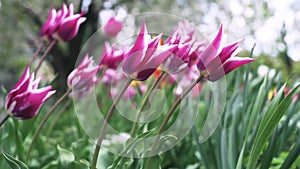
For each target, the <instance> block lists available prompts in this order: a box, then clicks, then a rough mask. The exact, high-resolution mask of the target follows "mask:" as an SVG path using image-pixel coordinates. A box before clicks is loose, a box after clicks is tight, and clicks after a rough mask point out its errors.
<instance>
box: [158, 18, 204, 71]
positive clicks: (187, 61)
mask: <svg viewBox="0 0 300 169" xmlns="http://www.w3.org/2000/svg"><path fill="white" fill-rule="evenodd" d="M166 43H167V44H169V45H172V44H175V45H177V47H176V48H175V49H174V50H173V52H172V55H171V56H170V57H168V58H167V59H166V60H165V61H164V63H163V64H162V66H161V68H162V69H163V70H164V71H166V72H168V73H171V74H176V73H179V72H180V71H182V70H184V69H185V68H186V67H187V66H189V67H191V66H192V65H194V64H195V63H196V60H197V56H198V55H199V54H200V53H201V51H200V49H201V47H202V46H203V45H204V43H203V42H202V41H201V40H199V39H197V37H196V35H195V26H194V25H193V24H192V23H190V22H189V21H187V20H183V21H182V22H180V23H179V24H178V26H177V27H176V29H175V30H174V32H173V33H172V35H171V36H170V37H169V38H168V39H167V41H166Z"/></svg>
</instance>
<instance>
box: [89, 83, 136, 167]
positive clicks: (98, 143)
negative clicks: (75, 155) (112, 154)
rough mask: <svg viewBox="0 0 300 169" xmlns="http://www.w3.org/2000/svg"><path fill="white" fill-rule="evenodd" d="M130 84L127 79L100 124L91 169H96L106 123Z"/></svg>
mask: <svg viewBox="0 0 300 169" xmlns="http://www.w3.org/2000/svg"><path fill="white" fill-rule="evenodd" d="M131 82H132V79H128V81H127V82H126V84H125V85H124V86H123V88H122V89H121V91H120V92H119V94H118V95H117V97H116V100H115V101H114V103H113V104H112V105H111V107H110V109H109V111H108V113H107V115H106V117H105V120H104V122H103V124H102V127H101V130H100V133H99V137H98V140H97V144H96V147H95V151H94V155H93V161H92V166H91V168H92V169H96V165H97V161H98V156H99V152H100V148H101V144H102V141H103V138H104V133H105V130H106V128H107V125H108V122H109V120H110V118H111V117H112V114H113V112H114V110H115V108H116V105H117V104H118V103H119V101H120V100H121V98H122V96H123V95H124V93H125V91H126V89H127V88H128V87H129V85H130V83H131Z"/></svg>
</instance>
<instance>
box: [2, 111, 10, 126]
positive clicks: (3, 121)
mask: <svg viewBox="0 0 300 169" xmlns="http://www.w3.org/2000/svg"><path fill="white" fill-rule="evenodd" d="M9 117H10V115H9V114H7V115H6V116H5V117H4V118H3V119H2V120H1V121H0V127H1V126H2V125H3V124H4V123H5V122H6V121H7V120H8V119H9Z"/></svg>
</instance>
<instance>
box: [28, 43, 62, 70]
mask: <svg viewBox="0 0 300 169" xmlns="http://www.w3.org/2000/svg"><path fill="white" fill-rule="evenodd" d="M56 43H57V41H56V40H53V41H51V43H50V45H49V46H48V47H47V49H46V51H45V52H44V54H43V56H42V57H41V60H40V62H39V64H38V66H37V67H36V69H35V71H34V73H35V74H37V72H38V71H39V69H40V67H41V66H42V63H43V62H44V60H45V59H46V57H47V54H48V53H49V52H50V50H51V49H52V48H53V46H54V45H55V44H56Z"/></svg>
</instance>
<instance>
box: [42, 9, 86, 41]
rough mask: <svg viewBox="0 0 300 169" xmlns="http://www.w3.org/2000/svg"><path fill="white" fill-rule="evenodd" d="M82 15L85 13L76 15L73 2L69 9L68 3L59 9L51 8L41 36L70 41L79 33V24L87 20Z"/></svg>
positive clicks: (47, 38)
mask: <svg viewBox="0 0 300 169" xmlns="http://www.w3.org/2000/svg"><path fill="white" fill-rule="evenodd" d="M82 15H83V13H81V14H75V15H74V12H73V4H70V6H69V9H68V7H67V6H66V4H63V6H62V9H61V10H59V11H56V10H55V9H51V11H50V14H49V16H48V19H47V21H46V22H45V24H44V25H43V27H42V29H41V32H40V36H41V37H42V38H44V39H46V40H49V41H51V40H54V39H55V40H58V41H64V42H66V41H70V40H72V39H73V38H74V37H75V36H76V35H77V33H78V30H79V26H80V25H81V24H82V23H83V22H84V21H85V20H86V18H85V17H82Z"/></svg>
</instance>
